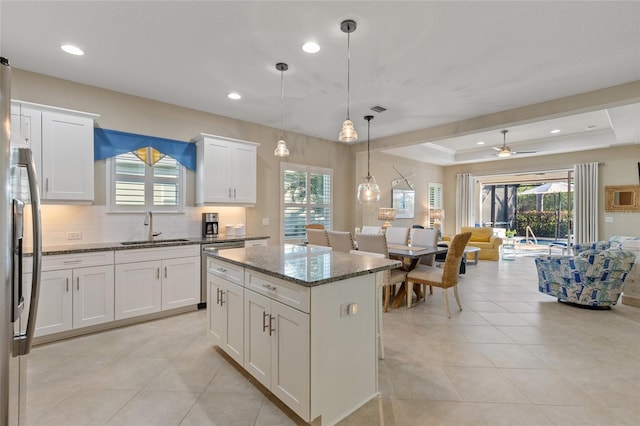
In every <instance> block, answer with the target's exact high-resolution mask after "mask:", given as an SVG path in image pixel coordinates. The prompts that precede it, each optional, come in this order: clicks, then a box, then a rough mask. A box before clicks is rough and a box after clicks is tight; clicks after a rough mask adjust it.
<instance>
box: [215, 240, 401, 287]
mask: <svg viewBox="0 0 640 426" xmlns="http://www.w3.org/2000/svg"><path fill="white" fill-rule="evenodd" d="M204 253H205V254H207V255H208V256H211V257H214V258H216V259H220V260H223V261H226V262H229V263H233V264H235V265H238V266H242V267H245V268H249V269H252V270H254V271H258V272H262V273H264V274H267V275H271V276H273V277H276V278H280V279H283V280H286V281H290V282H293V283H296V284H300V285H303V286H306V287H313V286H317V285H321V284H327V283H330V282H334V281H340V280H344V279H347V278H351V277H357V276H360V275H366V274H372V273H374V272H380V271H384V270H387V269H393V268H397V267H399V266H401V263H400V262H399V261H396V260H389V259H380V258H374V257H369V256H358V255H354V254H348V253H341V252H337V251H332V250H331V249H330V248H328V247H327V248H325V247H318V246H301V245H293V244H285V245H278V246H267V247H264V246H262V247H247V248H237V249H229V250H220V251H218V250H216V249H215V248H211V249H205V250H204Z"/></svg>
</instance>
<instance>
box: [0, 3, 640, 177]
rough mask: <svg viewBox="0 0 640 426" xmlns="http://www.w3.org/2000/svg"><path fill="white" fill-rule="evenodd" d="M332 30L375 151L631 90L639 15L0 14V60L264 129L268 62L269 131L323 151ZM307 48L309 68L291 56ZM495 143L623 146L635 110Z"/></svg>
mask: <svg viewBox="0 0 640 426" xmlns="http://www.w3.org/2000/svg"><path fill="white" fill-rule="evenodd" d="M344 19H354V20H355V21H356V22H357V24H358V29H357V30H356V31H355V32H354V33H352V34H351V96H350V99H351V106H350V110H351V118H352V120H353V121H354V123H355V125H356V128H357V129H358V131H359V133H360V141H363V140H366V124H365V121H364V120H363V119H362V116H364V115H367V114H372V111H371V110H370V107H372V106H374V105H382V106H384V107H386V108H388V111H386V112H383V113H380V114H373V115H375V116H376V118H375V119H374V120H373V121H372V123H371V136H372V139H374V140H375V139H376V138H381V137H389V136H393V135H398V134H403V133H407V132H412V131H415V130H420V129H426V128H430V127H434V126H437V125H441V124H445V123H452V122H457V121H461V120H465V119H470V118H473V117H478V116H483V115H487V114H492V113H496V112H499V111H506V110H510V109H514V108H518V107H522V106H526V105H531V104H536V103H540V102H545V101H549V100H553V99H558V98H562V97H565V96H571V95H576V94H581V93H586V92H589V91H593V90H597V89H602V88H606V87H611V86H615V85H619V84H623V83H628V82H634V81H638V80H640V2H639V1H628V2H611V1H591V2H577V1H534V2H512V1H505V2H500V1H490V2H484V1H475V2H453V1H440V2H436V1H412V2H400V1H374V2H367V1H340V2H337V1H336V2H333V1H331V2H329V1H315V2H310V1H299V2H289V1H280V2H275V1H254V2H250V1H225V2H218V1H199V2H186V1H163V2H151V1H138V2H131V1H129V2H123V1H103V2H74V1H69V2H60V1H44V2H32V1H29V2H27V1H7V0H3V1H2V2H0V48H1V52H2V56H5V57H7V58H9V60H10V62H11V64H12V66H13V67H15V68H19V69H24V70H28V71H33V72H38V73H42V74H46V75H51V76H54V77H59V78H63V79H67V80H72V81H77V82H80V83H85V84H90V85H93V86H98V87H103V88H106V89H111V90H115V91H119V92H124V93H129V94H133V95H137V96H141V97H145V98H149V99H155V100H159V101H163V102H168V103H171V104H176V105H180V106H184V107H188V108H193V109H196V110H201V111H207V112H211V113H214V114H219V115H223V116H228V117H233V118H238V119H241V120H247V121H251V122H255V123H259V124H263V125H267V126H272V127H276V128H277V127H280V73H279V72H278V71H277V70H276V69H275V64H276V63H277V62H281V61H284V62H286V63H288V64H289V70H288V71H287V72H286V73H285V75H284V86H285V89H284V93H285V104H284V128H285V129H286V130H289V131H292V132H297V133H301V134H306V135H311V136H316V137H320V138H325V139H330V140H336V139H337V135H338V132H339V130H340V126H341V123H342V121H343V120H344V118H345V116H346V100H347V84H346V83H347V82H346V76H347V36H346V34H344V33H343V32H341V31H340V22H341V21H342V20H344ZM308 40H314V41H316V42H318V43H319V44H320V46H321V50H320V52H319V53H317V54H314V55H312V54H308V53H305V52H303V51H302V50H301V46H302V44H303V43H304V42H305V41H308ZM63 43H74V44H77V45H78V46H80V47H81V48H83V49H84V50H85V51H86V54H85V55H84V56H82V57H73V56H70V55H68V54H66V53H63V52H62V51H61V50H60V48H59V46H60V45H61V44H63ZM231 91H238V92H240V93H241V94H242V95H243V98H242V99H241V100H240V101H230V100H229V99H227V98H226V94H227V93H228V92H231ZM638 97H640V95H639V96H638ZM505 124H508V123H505ZM590 125H595V126H596V127H595V128H594V129H593V130H587V129H586V128H587V126H590ZM555 128H558V129H561V130H562V131H561V132H560V133H559V134H557V135H551V134H549V131H550V130H552V129H555ZM508 129H509V133H508V134H507V145H509V146H510V147H511V148H512V149H513V150H515V151H518V150H520V151H522V150H537V151H538V153H536V154H518V155H519V156H520V155H522V156H525V155H543V154H549V153H557V152H570V151H575V150H579V149H591V148H597V147H606V146H612V145H615V144H621V143H638V141H640V104H632V105H627V106H621V107H617V108H612V109H608V110H601V111H594V112H588V113H584V114H576V115H571V116H566V117H561V118H557V119H554V120H549V121H545V122H537V123H530V124H526V125H518V126H509V127H508ZM194 131H196V132H197V131H198V130H197V129H194ZM480 140H482V141H485V142H486V144H485V145H484V146H483V147H480V146H478V145H477V144H476V143H477V142H478V141H480ZM419 142H421V141H416V143H419ZM501 144H502V135H501V134H500V131H499V130H495V129H492V130H491V131H490V132H486V133H478V134H473V135H467V136H464V137H455V138H444V139H441V140H438V141H432V142H431V143H429V144H426V145H424V144H419V145H415V146H412V147H403V148H397V149H390V150H388V151H386V152H389V153H392V154H395V155H401V156H407V157H409V158H413V159H419V160H423V161H426V162H431V163H435V164H442V165H446V164H456V163H464V162H473V161H487V160H493V159H496V157H495V155H494V153H495V151H494V150H493V149H492V148H491V147H492V146H500V145H501ZM274 146H275V141H274Z"/></svg>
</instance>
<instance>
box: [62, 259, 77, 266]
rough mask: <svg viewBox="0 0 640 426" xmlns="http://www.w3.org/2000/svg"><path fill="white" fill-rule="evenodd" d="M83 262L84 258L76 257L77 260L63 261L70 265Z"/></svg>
mask: <svg viewBox="0 0 640 426" xmlns="http://www.w3.org/2000/svg"><path fill="white" fill-rule="evenodd" d="M80 262H82V259H76V260H64V261H63V262H62V263H64V264H65V265H69V264H72V263H73V264H75V263H80Z"/></svg>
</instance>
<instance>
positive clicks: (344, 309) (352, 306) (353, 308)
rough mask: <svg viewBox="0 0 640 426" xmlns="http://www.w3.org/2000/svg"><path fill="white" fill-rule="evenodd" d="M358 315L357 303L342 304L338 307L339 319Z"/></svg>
mask: <svg viewBox="0 0 640 426" xmlns="http://www.w3.org/2000/svg"><path fill="white" fill-rule="evenodd" d="M357 314H358V304H357V303H344V304H342V305H340V318H342V317H346V316H350V315H357Z"/></svg>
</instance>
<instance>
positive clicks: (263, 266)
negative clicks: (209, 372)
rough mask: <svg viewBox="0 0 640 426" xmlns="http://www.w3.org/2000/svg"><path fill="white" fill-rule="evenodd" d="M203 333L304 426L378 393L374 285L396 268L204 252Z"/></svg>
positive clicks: (283, 253) (307, 253) (317, 257)
mask: <svg viewBox="0 0 640 426" xmlns="http://www.w3.org/2000/svg"><path fill="white" fill-rule="evenodd" d="M204 253H205V254H206V255H207V285H208V286H209V289H208V302H207V309H208V314H209V336H210V337H211V338H212V339H213V342H214V344H216V345H218V346H219V347H220V348H221V349H222V350H223V351H224V352H225V353H226V354H227V355H229V357H230V358H231V359H233V360H234V361H235V362H237V363H238V364H239V365H240V366H242V368H244V370H246V371H247V372H248V373H249V374H251V375H252V376H253V377H255V378H256V379H257V380H258V381H259V382H260V383H262V385H264V386H265V387H266V388H267V389H268V390H269V391H271V392H272V393H273V394H274V395H275V396H276V397H278V398H279V399H280V400H281V401H282V402H283V403H284V404H285V405H287V406H288V407H289V408H291V409H292V410H293V411H294V412H295V413H296V414H297V415H298V416H300V417H301V418H302V419H303V420H304V421H306V422H311V421H315V420H316V419H319V421H320V422H321V424H335V423H337V422H338V421H340V420H342V419H344V418H345V417H347V416H348V415H349V414H351V413H352V412H353V411H355V410H357V409H358V408H360V407H361V406H362V405H364V404H365V403H366V402H367V401H369V400H371V399H372V398H375V397H376V396H377V395H378V383H377V371H378V357H377V351H376V342H377V337H378V331H377V326H376V325H377V324H378V320H379V319H380V318H379V317H378V315H379V309H378V305H379V304H381V300H380V297H379V293H380V292H379V291H378V289H379V288H380V285H381V284H382V282H383V280H384V274H385V273H386V271H387V270H389V269H391V268H395V267H398V266H400V262H397V261H393V260H388V259H380V258H373V257H368V256H355V255H350V254H346V253H339V252H333V251H332V250H331V249H329V248H324V247H311V246H307V247H305V246H298V245H283V246H268V247H249V248H239V249H230V250H224V251H216V250H205V252H204Z"/></svg>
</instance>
